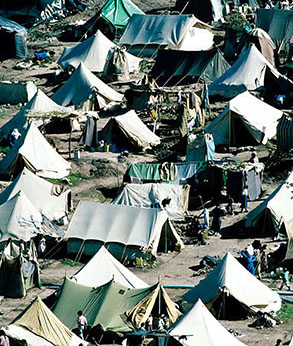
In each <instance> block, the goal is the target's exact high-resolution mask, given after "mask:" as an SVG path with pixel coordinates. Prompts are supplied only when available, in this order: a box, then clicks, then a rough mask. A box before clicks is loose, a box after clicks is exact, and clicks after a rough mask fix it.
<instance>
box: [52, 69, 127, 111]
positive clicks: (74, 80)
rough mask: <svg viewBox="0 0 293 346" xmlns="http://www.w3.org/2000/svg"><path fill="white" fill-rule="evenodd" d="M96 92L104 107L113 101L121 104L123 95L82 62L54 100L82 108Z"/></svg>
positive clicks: (61, 103)
mask: <svg viewBox="0 0 293 346" xmlns="http://www.w3.org/2000/svg"><path fill="white" fill-rule="evenodd" d="M93 90H95V91H96V92H97V94H98V98H99V101H100V103H101V104H102V105H103V106H104V105H106V104H108V103H110V102H112V101H116V102H121V101H122V98H123V95H122V94H120V93H118V92H117V91H115V90H114V89H112V88H111V87H109V86H108V85H107V84H105V83H104V82H103V81H101V80H100V79H99V78H98V77H96V76H95V75H94V74H93V73H92V72H91V71H90V70H89V69H88V68H87V67H86V66H85V65H84V64H83V63H82V62H81V63H80V65H79V67H78V68H77V69H76V70H75V71H74V72H73V74H72V75H71V76H70V78H69V79H68V80H67V81H66V82H65V84H63V85H62V86H61V88H59V89H58V90H57V91H56V92H55V94H54V95H53V96H52V99H53V100H54V101H55V102H57V103H58V104H60V105H62V106H68V105H69V104H74V105H75V106H80V105H82V103H84V102H85V101H86V100H87V99H88V98H89V97H90V96H91V95H92V93H93Z"/></svg>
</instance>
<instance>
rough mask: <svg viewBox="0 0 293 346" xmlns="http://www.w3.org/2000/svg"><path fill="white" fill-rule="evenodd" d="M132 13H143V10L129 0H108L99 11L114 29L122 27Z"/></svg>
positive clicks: (125, 24)
mask: <svg viewBox="0 0 293 346" xmlns="http://www.w3.org/2000/svg"><path fill="white" fill-rule="evenodd" d="M133 14H144V12H143V11H142V10H141V9H139V8H138V7H137V6H136V5H135V4H134V3H133V2H132V1H131V0H109V1H108V2H107V3H106V4H105V5H104V6H103V8H102V9H101V12H100V16H101V17H102V18H103V19H104V20H105V21H107V22H109V23H110V24H112V25H113V26H114V27H115V28H116V29H124V28H125V27H126V26H127V24H128V21H129V18H130V17H131V16H132V15H133Z"/></svg>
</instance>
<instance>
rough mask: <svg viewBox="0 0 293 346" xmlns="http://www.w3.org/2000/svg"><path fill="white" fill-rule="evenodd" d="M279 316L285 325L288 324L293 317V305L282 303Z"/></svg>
mask: <svg viewBox="0 0 293 346" xmlns="http://www.w3.org/2000/svg"><path fill="white" fill-rule="evenodd" d="M277 316H278V317H279V319H280V320H281V321H283V323H288V322H289V321H291V320H292V317H293V304H290V303H285V302H282V307H281V310H280V311H279V312H278V314H277Z"/></svg>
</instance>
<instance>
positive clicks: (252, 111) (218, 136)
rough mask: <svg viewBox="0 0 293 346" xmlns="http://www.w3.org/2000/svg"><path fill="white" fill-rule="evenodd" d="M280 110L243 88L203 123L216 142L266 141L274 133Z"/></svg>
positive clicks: (238, 143)
mask: <svg viewBox="0 0 293 346" xmlns="http://www.w3.org/2000/svg"><path fill="white" fill-rule="evenodd" d="M282 114H283V112H282V111H280V110H279V109H277V108H274V107H272V106H270V105H269V104H267V103H265V102H263V101H261V100H259V99H258V98H256V97H255V96H253V95H251V94H250V93H249V92H248V91H246V92H243V93H241V94H239V95H238V96H236V97H235V98H233V99H232V100H230V101H229V103H228V105H227V106H226V108H225V109H224V111H223V112H222V113H221V114H220V115H219V116H218V117H217V118H216V119H215V120H213V121H212V122H211V123H210V124H209V125H208V126H207V127H206V132H207V133H211V134H212V135H213V137H214V142H215V144H216V145H229V146H236V147H239V146H245V145H256V144H260V143H263V144H266V143H267V141H268V139H271V138H272V137H274V136H275V135H276V133H277V125H278V120H279V119H280V118H281V117H282ZM240 133H241V136H240V135H239V134H240Z"/></svg>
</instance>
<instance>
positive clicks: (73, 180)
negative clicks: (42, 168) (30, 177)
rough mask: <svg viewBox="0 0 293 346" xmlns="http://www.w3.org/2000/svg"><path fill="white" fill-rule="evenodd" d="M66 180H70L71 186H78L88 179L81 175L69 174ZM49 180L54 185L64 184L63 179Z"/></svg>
mask: <svg viewBox="0 0 293 346" xmlns="http://www.w3.org/2000/svg"><path fill="white" fill-rule="evenodd" d="M64 179H68V180H69V185H70V186H77V185H78V184H79V183H80V182H81V181H82V179H86V178H83V177H82V176H81V174H80V173H72V174H69V175H68V176H67V177H65V178H64ZM47 180H48V181H49V182H50V183H52V184H56V185H58V184H62V179H47ZM63 184H65V182H63ZM65 185H68V184H65Z"/></svg>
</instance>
